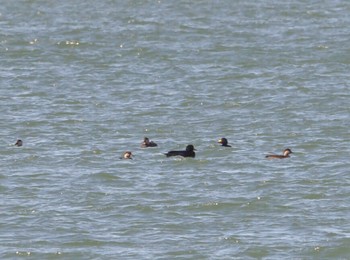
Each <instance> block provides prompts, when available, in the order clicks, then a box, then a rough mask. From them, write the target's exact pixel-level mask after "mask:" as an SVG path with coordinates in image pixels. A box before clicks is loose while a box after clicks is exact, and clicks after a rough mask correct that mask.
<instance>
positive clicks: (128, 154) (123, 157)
mask: <svg viewBox="0 0 350 260" xmlns="http://www.w3.org/2000/svg"><path fill="white" fill-rule="evenodd" d="M132 156H133V154H132V152H130V151H126V152H125V153H123V156H122V157H120V159H132Z"/></svg>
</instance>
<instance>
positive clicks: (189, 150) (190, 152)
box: [120, 137, 292, 159]
mask: <svg viewBox="0 0 350 260" xmlns="http://www.w3.org/2000/svg"><path fill="white" fill-rule="evenodd" d="M218 143H220V144H221V146H224V147H231V145H229V144H228V141H227V139H226V138H225V137H223V138H220V139H219V141H218ZM156 146H158V145H157V144H156V143H155V142H153V141H151V140H149V138H148V137H145V138H144V139H143V142H142V143H141V147H142V148H147V147H156ZM194 151H196V149H195V148H194V146H193V145H192V144H189V145H187V146H186V150H184V151H169V152H167V153H165V155H166V157H170V156H182V157H192V158H194V157H196V153H195V152H194ZM291 153H292V150H291V149H289V148H287V149H285V150H284V151H283V154H282V155H277V154H269V155H266V156H265V157H266V158H268V159H284V158H288V157H289V154H291ZM132 156H133V154H132V152H130V151H126V152H124V154H123V156H122V157H120V159H132Z"/></svg>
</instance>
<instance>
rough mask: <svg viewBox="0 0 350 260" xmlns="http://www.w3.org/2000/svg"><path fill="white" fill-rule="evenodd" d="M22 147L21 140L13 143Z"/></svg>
mask: <svg viewBox="0 0 350 260" xmlns="http://www.w3.org/2000/svg"><path fill="white" fill-rule="evenodd" d="M22 145H23V141H22V140H21V139H18V140H17V141H16V143H15V146H18V147H19V146H22Z"/></svg>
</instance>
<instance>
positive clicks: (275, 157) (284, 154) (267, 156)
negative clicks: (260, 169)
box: [265, 148, 293, 159]
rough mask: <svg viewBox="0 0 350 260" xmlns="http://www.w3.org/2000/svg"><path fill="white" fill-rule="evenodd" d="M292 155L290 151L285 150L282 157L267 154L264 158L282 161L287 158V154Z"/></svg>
mask: <svg viewBox="0 0 350 260" xmlns="http://www.w3.org/2000/svg"><path fill="white" fill-rule="evenodd" d="M291 153H293V152H292V150H291V149H289V148H287V149H285V150H284V151H283V155H277V154H269V155H266V156H265V158H267V159H284V158H289V157H290V156H289V154H291Z"/></svg>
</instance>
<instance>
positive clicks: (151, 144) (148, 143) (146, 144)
mask: <svg viewBox="0 0 350 260" xmlns="http://www.w3.org/2000/svg"><path fill="white" fill-rule="evenodd" d="M156 146H158V145H157V144H156V143H155V142H153V141H150V140H149V138H148V137H145V138H144V139H143V142H142V143H141V147H142V148H146V147H156Z"/></svg>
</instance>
